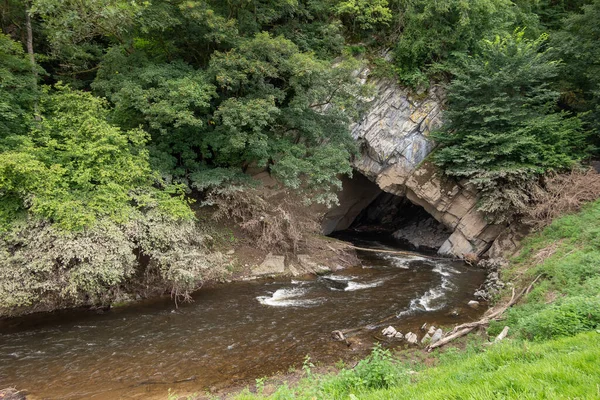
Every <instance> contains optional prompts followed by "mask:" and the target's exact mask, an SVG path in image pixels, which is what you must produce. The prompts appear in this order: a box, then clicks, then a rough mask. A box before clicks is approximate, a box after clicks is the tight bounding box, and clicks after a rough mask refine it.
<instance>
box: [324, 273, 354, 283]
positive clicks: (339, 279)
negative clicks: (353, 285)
mask: <svg viewBox="0 0 600 400" xmlns="http://www.w3.org/2000/svg"><path fill="white" fill-rule="evenodd" d="M323 279H329V280H332V281H337V282H347V281H351V280H353V279H356V276H344V275H325V276H323Z"/></svg>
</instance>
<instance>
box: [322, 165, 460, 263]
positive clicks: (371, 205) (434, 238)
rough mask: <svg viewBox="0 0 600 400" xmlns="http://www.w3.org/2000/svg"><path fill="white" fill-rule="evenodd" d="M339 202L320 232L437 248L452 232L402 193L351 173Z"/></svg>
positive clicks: (419, 248)
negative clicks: (390, 191)
mask: <svg viewBox="0 0 600 400" xmlns="http://www.w3.org/2000/svg"><path fill="white" fill-rule="evenodd" d="M338 198H339V203H340V204H339V205H338V206H337V207H334V208H332V209H331V210H330V211H329V212H328V213H327V214H326V216H325V218H324V220H323V233H325V234H329V235H332V236H335V237H339V238H347V237H349V236H352V235H361V236H365V235H366V236H369V237H371V238H375V239H377V240H379V241H383V242H386V243H389V244H397V245H399V246H400V247H403V248H406V247H408V248H411V249H416V250H423V251H437V250H438V249H439V248H440V247H441V246H442V244H443V243H444V242H445V241H446V240H447V239H448V237H449V236H450V235H451V233H452V231H451V230H450V229H448V228H447V227H446V226H444V225H443V224H442V223H440V222H438V221H437V220H436V219H435V218H434V217H433V216H431V215H430V214H429V213H428V212H427V211H425V209H424V208H423V207H421V206H419V205H416V204H413V203H412V202H411V201H410V200H408V199H407V198H406V197H403V196H397V195H395V194H392V193H386V192H384V191H382V190H381V189H380V188H379V187H378V186H377V185H376V184H375V183H373V182H372V181H370V180H369V179H368V178H366V177H365V176H364V175H362V174H360V173H358V172H356V171H355V172H354V175H353V177H352V178H347V179H345V180H343V189H342V191H341V192H340V193H339V195H338Z"/></svg>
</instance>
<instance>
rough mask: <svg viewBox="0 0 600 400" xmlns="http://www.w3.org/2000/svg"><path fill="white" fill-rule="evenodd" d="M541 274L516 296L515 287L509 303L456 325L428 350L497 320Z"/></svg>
mask: <svg viewBox="0 0 600 400" xmlns="http://www.w3.org/2000/svg"><path fill="white" fill-rule="evenodd" d="M541 276H542V275H541V274H540V275H538V276H537V277H536V278H535V279H534V280H533V281H532V282H531V283H530V284H529V286H527V287H526V288H525V289H523V290H522V291H521V293H519V294H518V295H516V296H515V289H514V288H513V290H512V296H511V299H510V301H509V302H508V303H506V304H504V305H503V306H501V307H498V308H496V309H491V310H489V311H488V312H487V313H486V315H485V316H484V317H483V318H481V319H480V320H479V321H475V322H467V323H466V324H461V325H458V326H457V327H455V328H454V329H453V330H452V331H450V332H448V333H447V334H446V335H445V336H444V337H443V338H442V339H441V340H439V341H437V342H435V343H433V344H431V345H429V346H427V351H431V350H433V349H435V348H438V347H442V346H444V345H446V344H448V343H450V342H452V341H453V340H454V339H457V338H459V337H462V336H465V335H466V334H468V333H469V332H471V331H473V330H474V329H475V328H480V327H486V326H487V325H488V324H489V323H490V321H497V320H498V319H500V317H502V314H504V312H505V311H506V310H508V309H509V308H510V307H512V306H513V305H514V304H515V303H516V302H517V301H519V299H520V298H521V297H523V296H524V295H525V294H527V293H529V292H530V291H531V289H532V288H533V285H534V284H535V283H536V282H537V281H538V280H539V279H540V278H541Z"/></svg>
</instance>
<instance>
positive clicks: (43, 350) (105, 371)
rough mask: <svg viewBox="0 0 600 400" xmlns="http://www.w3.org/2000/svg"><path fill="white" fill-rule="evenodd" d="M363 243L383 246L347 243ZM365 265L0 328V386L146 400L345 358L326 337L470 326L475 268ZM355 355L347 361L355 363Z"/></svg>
mask: <svg viewBox="0 0 600 400" xmlns="http://www.w3.org/2000/svg"><path fill="white" fill-rule="evenodd" d="M353 240H354V241H355V242H357V243H358V244H360V245H362V246H366V245H368V246H369V247H372V248H381V249H384V248H388V249H389V247H387V246H385V245H383V244H381V243H378V242H373V241H372V240H368V241H366V242H365V241H361V240H360V238H356V237H355V238H353ZM359 256H360V258H361V261H362V264H363V265H362V266H361V267H354V268H348V269H345V270H341V271H337V272H332V273H330V274H327V275H324V276H321V277H306V278H302V279H296V278H294V279H290V278H277V279H261V280H256V281H248V282H237V283H229V284H226V285H216V286H214V287H210V288H205V289H201V290H199V291H198V292H197V293H195V295H194V302H193V303H189V304H183V305H180V307H179V308H178V309H176V308H175V306H174V304H173V302H172V301H171V300H170V299H168V298H167V299H158V300H154V301H151V302H146V303H142V304H135V305H132V306H128V307H122V308H117V309H113V310H111V311H110V312H107V313H104V314H95V313H91V312H73V311H71V312H59V313H53V314H50V315H46V316H32V317H29V318H23V319H18V320H6V321H0V389H1V388H4V387H17V388H18V389H20V390H24V391H26V392H27V393H28V394H29V395H30V397H29V398H31V399H61V400H63V399H64V400H67V399H107V400H108V399H110V400H112V399H149V398H162V399H164V398H166V396H167V391H168V389H169V388H170V389H172V390H173V391H175V392H178V393H185V392H193V391H199V392H202V391H204V390H206V389H208V388H212V389H215V388H221V387H227V386H235V385H244V384H246V383H251V382H252V381H253V380H254V379H256V378H260V377H263V376H266V375H270V374H273V373H276V372H278V371H284V372H285V371H287V370H288V368H289V367H290V366H292V365H295V366H300V365H301V364H302V360H303V359H304V357H305V356H306V355H310V356H311V359H312V361H313V362H316V361H318V362H322V363H334V362H336V361H337V360H339V359H341V358H346V359H347V358H348V354H349V352H352V350H351V349H349V348H348V347H347V346H345V345H344V344H343V343H340V342H335V341H333V340H332V339H331V331H333V330H337V329H344V328H353V327H359V326H364V325H369V324H373V323H375V322H377V321H381V320H382V319H385V318H386V317H389V316H391V315H395V316H396V317H394V318H393V319H392V320H390V321H387V322H386V323H384V324H380V325H378V326H376V327H373V328H374V329H373V330H372V331H365V332H363V333H361V335H362V336H363V340H365V341H369V343H373V342H375V341H376V339H375V338H374V336H376V335H377V334H379V332H380V331H381V329H382V328H383V327H385V326H388V325H393V326H394V327H395V328H396V329H398V330H399V331H400V332H403V333H406V332H408V331H413V332H419V336H422V332H420V331H419V330H418V329H419V327H420V326H421V325H422V324H423V323H429V324H435V325H437V326H439V325H440V324H441V325H446V326H448V325H452V324H455V323H459V322H465V321H469V320H472V319H476V318H477V317H478V316H479V315H480V314H481V313H482V312H483V310H474V309H471V308H470V307H468V306H467V302H468V301H469V300H471V299H473V292H475V290H476V289H477V288H478V287H479V286H480V285H481V283H482V282H483V280H484V278H485V276H484V272H483V271H481V270H479V269H475V268H472V267H469V266H467V265H466V264H464V263H462V262H460V261H455V260H440V259H430V258H427V257H426V256H423V257H421V256H418V255H415V256H400V255H391V254H387V253H376V252H360V254H359ZM364 351H366V350H363V354H355V355H356V356H364V355H365V354H364Z"/></svg>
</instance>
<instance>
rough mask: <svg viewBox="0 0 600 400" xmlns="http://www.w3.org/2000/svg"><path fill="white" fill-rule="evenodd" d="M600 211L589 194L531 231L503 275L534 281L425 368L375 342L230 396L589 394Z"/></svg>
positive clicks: (599, 317) (594, 394) (593, 378)
mask: <svg viewBox="0 0 600 400" xmlns="http://www.w3.org/2000/svg"><path fill="white" fill-rule="evenodd" d="M599 218H600V202H599V201H596V202H594V203H591V204H587V205H586V206H585V207H584V208H583V210H582V211H581V212H579V213H577V214H573V215H569V216H565V217H562V218H559V219H557V220H556V221H554V222H553V223H552V224H551V225H550V226H548V227H547V228H546V229H544V230H543V231H542V232H541V233H538V234H535V235H532V236H530V237H529V238H528V239H527V240H526V241H525V244H524V246H523V248H522V250H521V252H520V254H519V255H518V256H517V257H516V258H515V259H514V260H513V261H512V263H511V265H510V266H509V267H507V268H506V269H505V270H504V271H503V278H504V279H507V280H511V281H512V282H514V283H515V285H519V284H527V283H529V281H531V280H532V279H533V278H534V277H535V276H537V275H540V274H541V276H542V277H543V279H542V281H541V282H540V283H539V284H537V285H536V286H535V287H534V289H533V290H532V291H531V292H530V293H529V294H528V295H527V296H526V297H525V298H524V299H523V300H522V301H521V303H520V304H518V305H517V306H515V307H513V308H511V309H509V310H508V312H507V315H506V318H505V319H504V320H502V321H499V322H492V323H491V324H490V326H489V328H488V329H487V332H486V334H484V335H473V336H471V337H469V338H468V340H467V341H466V347H465V349H464V350H458V349H456V348H450V349H448V350H447V351H444V352H438V350H435V352H434V353H433V357H434V360H435V363H434V365H433V366H427V365H426V364H425V363H423V362H420V361H418V360H419V357H417V356H418V355H419V354H418V353H417V354H415V353H414V352H410V353H408V354H406V355H404V354H403V352H405V351H400V352H399V354H393V353H392V352H391V351H390V350H386V349H384V348H382V347H375V349H374V350H373V352H372V354H371V355H370V356H369V357H367V358H366V359H364V360H361V361H360V362H359V363H358V364H356V365H355V366H354V367H353V368H342V369H341V370H340V371H339V372H338V373H336V374H332V375H311V374H310V366H309V364H306V365H305V369H306V370H307V371H308V373H307V374H306V377H305V378H304V379H302V380H301V381H300V382H299V383H298V384H296V385H294V386H288V385H285V384H284V385H282V386H279V387H277V388H276V389H275V390H274V393H272V394H270V395H269V396H266V395H262V394H261V393H260V390H259V393H258V394H251V393H250V392H248V391H246V392H244V393H241V394H239V395H237V396H236V397H235V398H236V399H240V400H242V399H244V400H246V399H262V398H269V399H296V398H298V399H314V398H318V399H347V398H361V399H466V398H469V399H499V398H500V399H540V398H544V399H596V398H598V395H599V394H598V384H599V382H598V377H599V376H600V366H599V365H598V363H597V360H598V357H600V347H599V345H600V295H599V293H600V267H599V265H600V263H599V260H600V247H599V243H600V228H599V227H598V224H597V223H596V222H597V221H598V219H599ZM504 326H509V327H510V336H509V339H505V340H504V341H503V342H500V343H495V344H491V345H490V343H489V342H487V340H486V339H485V336H487V335H490V336H492V337H493V336H495V335H497V334H499V333H500V331H501V330H502V328H503V327H504ZM488 345H489V346H488ZM411 359H412V361H406V360H411ZM401 360H405V361H401ZM429 364H431V362H430V363H429ZM259 389H260V388H259Z"/></svg>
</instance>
